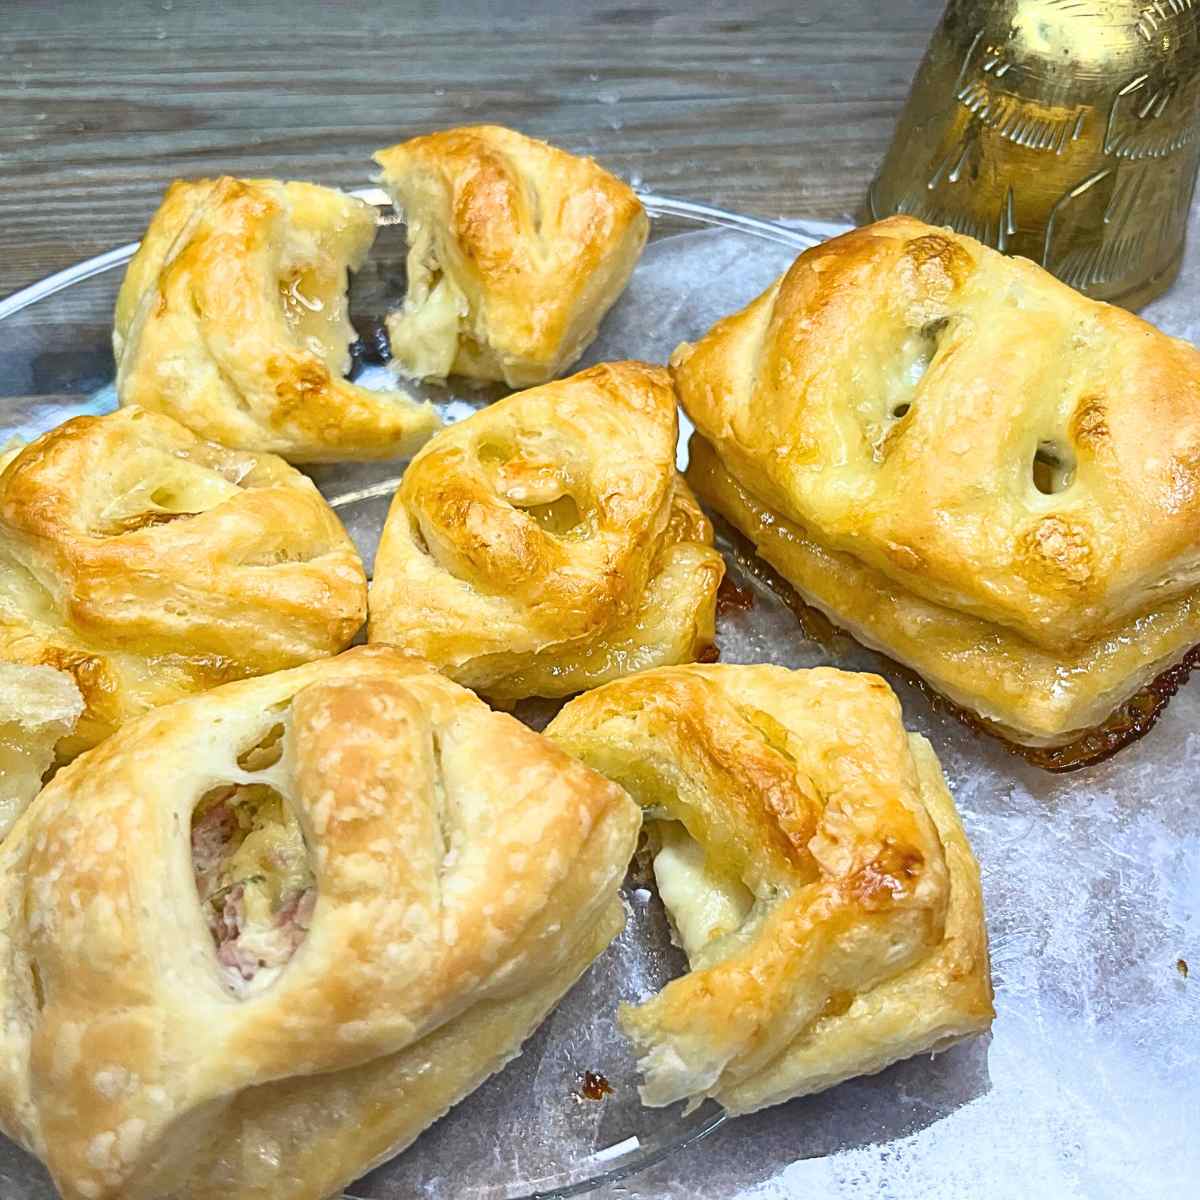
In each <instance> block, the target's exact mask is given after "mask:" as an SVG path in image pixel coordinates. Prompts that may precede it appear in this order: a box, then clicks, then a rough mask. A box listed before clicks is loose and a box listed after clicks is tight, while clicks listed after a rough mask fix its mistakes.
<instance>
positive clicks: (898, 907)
mask: <svg viewBox="0 0 1200 1200" xmlns="http://www.w3.org/2000/svg"><path fill="white" fill-rule="evenodd" d="M546 735H547V737H549V738H550V739H551V740H552V741H555V742H557V743H558V744H559V745H561V746H562V747H563V748H564V749H566V750H568V751H569V752H570V753H571V754H573V755H575V756H576V757H577V758H579V759H581V760H582V761H583V762H585V763H587V764H588V765H589V766H591V767H594V768H595V769H596V770H597V771H599V772H601V774H604V775H607V776H608V777H609V778H610V779H613V780H615V781H616V782H617V783H620V784H621V785H622V786H623V787H624V788H626V789H627V790H628V791H629V793H630V794H631V795H632V796H633V798H634V799H635V800H637V802H638V803H639V804H640V805H641V806H642V808H643V809H644V811H645V816H646V819H647V821H648V822H650V826H649V828H650V830H651V834H652V838H653V842H652V844H653V846H654V847H655V848H656V849H657V855H656V858H655V862H654V867H655V874H656V876H657V880H658V884H659V893H660V896H661V898H662V900H663V903H664V905H665V906H666V908H667V910H668V912H669V913H670V915H671V916H672V919H673V922H674V926H675V929H676V930H677V932H678V935H679V940H680V941H681V942H682V945H683V948H684V950H685V951H686V953H687V956H688V961H689V964H690V971H689V973H687V974H686V975H684V976H682V977H680V978H679V979H676V980H673V981H672V982H671V983H669V984H668V985H667V986H666V987H665V988H664V989H663V990H662V991H661V992H660V993H658V995H656V996H654V997H653V998H652V999H650V1000H648V1001H646V1002H645V1003H643V1004H638V1005H636V1006H632V1007H631V1006H628V1005H625V1006H622V1009H621V1012H620V1023H621V1026H622V1028H623V1030H624V1031H625V1033H626V1034H627V1035H628V1036H629V1037H630V1038H631V1040H632V1041H633V1043H634V1044H635V1046H636V1048H637V1052H638V1055H639V1066H640V1068H641V1070H642V1072H643V1075H644V1078H645V1084H644V1086H643V1087H642V1097H643V1099H644V1101H645V1102H646V1103H647V1104H651V1105H664V1104H670V1103H672V1102H674V1101H677V1100H682V1099H688V1100H691V1101H693V1102H698V1101H700V1100H701V1099H703V1098H704V1097H707V1096H711V1097H714V1098H715V1099H716V1100H718V1101H719V1102H720V1103H721V1104H722V1105H723V1106H724V1107H725V1108H726V1109H728V1110H729V1111H730V1112H731V1113H744V1112H750V1111H752V1110H754V1109H757V1108H762V1107H764V1106H766V1105H769V1104H777V1103H780V1102H781V1101H784V1100H787V1099H790V1098H792V1097H794V1096H802V1095H806V1094H808V1093H811V1092H815V1091H819V1090H821V1089H823V1088H827V1087H830V1086H832V1085H833V1084H835V1083H838V1082H840V1081H842V1080H844V1079H849V1078H851V1077H852V1076H856V1075H862V1074H867V1073H871V1072H875V1071H879V1070H881V1069H882V1068H883V1067H885V1066H887V1065H888V1064H889V1063H893V1062H896V1061H897V1060H899V1059H902V1058H906V1057H908V1056H910V1055H913V1054H917V1053H919V1052H922V1051H927V1050H931V1049H933V1050H936V1049H939V1048H941V1047H943V1046H945V1045H948V1044H949V1043H951V1042H953V1041H956V1040H958V1039H960V1038H964V1037H967V1036H969V1035H972V1034H976V1033H979V1032H982V1031H984V1030H986V1029H987V1028H988V1027H989V1025H990V1024H991V1020H992V1016H993V1010H992V993H991V983H990V976H989V968H988V955H987V939H986V932H985V928H984V921H983V909H982V900H981V894H980V885H979V871H978V867H977V865H976V862H975V859H974V857H973V856H972V854H971V849H970V847H969V845H968V844H967V840H966V837H965V835H964V833H963V830H962V826H961V824H960V823H959V819H958V815H957V813H956V812H955V809H954V804H953V801H952V800H951V799H950V795H949V793H948V792H947V790H946V786H945V783H944V781H943V779H942V773H941V769H940V767H939V765H938V761H937V758H936V756H935V755H934V753H933V751H932V749H931V748H930V746H929V744H928V743H927V742H926V741H925V740H924V738H921V737H919V736H917V735H916V734H908V733H906V732H905V730H904V727H903V725H902V724H901V720H900V706H899V704H898V702H897V700H896V697H895V696H894V695H893V694H892V692H891V690H890V689H889V688H888V686H887V684H886V683H884V681H883V680H882V679H879V678H878V677H877V676H874V675H866V674H847V673H845V672H842V671H835V670H831V669H828V668H820V669H817V670H809V671H789V670H786V669H784V668H782V667H770V666H724V665H717V666H700V665H692V666H685V667H674V668H664V669H661V670H657V671H647V672H645V673H643V674H640V675H635V676H632V677H630V678H628V679H622V680H619V681H618V682H615V683H610V684H607V685H605V686H604V687H601V688H597V689H596V690H595V691H592V692H589V693H587V694H586V695H584V696H581V697H579V698H578V699H576V700H573V701H571V702H570V703H569V704H567V705H566V707H565V708H564V709H563V710H562V712H561V713H560V714H559V715H558V716H557V717H556V718H555V719H554V721H553V722H551V724H550V725H549V727H548V728H547V730H546Z"/></svg>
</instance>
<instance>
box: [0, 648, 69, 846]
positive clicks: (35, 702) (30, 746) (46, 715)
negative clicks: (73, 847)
mask: <svg viewBox="0 0 1200 1200" xmlns="http://www.w3.org/2000/svg"><path fill="white" fill-rule="evenodd" d="M82 712H83V697H82V696H80V694H79V688H77V687H76V686H75V681H74V680H73V679H72V678H71V677H70V675H68V674H66V672H65V671H55V670H54V669H53V668H51V667H25V666H17V665H15V664H13V663H6V662H0V841H3V840H4V839H5V838H6V837H8V832H9V830H10V829H12V827H13V825H14V824H15V823H16V820H17V818H18V817H19V816H20V815H21V814H22V813H23V812H24V811H25V809H26V808H28V807H29V802H30V801H31V800H32V799H33V798H34V796H36V795H37V794H38V792H39V791H40V790H41V786H42V777H43V776H44V775H45V774H46V772H47V771H48V770H49V769H50V767H51V766H53V764H54V751H55V747H56V746H57V745H58V743H59V742H60V741H61V740H62V739H63V738H64V737H66V736H67V735H68V734H69V733H71V732H72V731H73V730H74V729H75V724H76V722H77V721H78V720H79V717H80V714H81V713H82Z"/></svg>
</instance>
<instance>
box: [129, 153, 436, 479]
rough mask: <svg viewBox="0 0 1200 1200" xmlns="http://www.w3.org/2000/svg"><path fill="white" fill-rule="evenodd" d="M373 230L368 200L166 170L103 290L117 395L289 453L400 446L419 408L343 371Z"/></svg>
mask: <svg viewBox="0 0 1200 1200" xmlns="http://www.w3.org/2000/svg"><path fill="white" fill-rule="evenodd" d="M374 240H375V210H374V208H373V207H372V206H371V205H369V204H366V203H364V202H363V201H361V200H357V199H355V198H354V197H353V196H347V195H346V194H345V193H343V192H339V191H337V190H336V189H334V188H327V187H318V186H317V185H316V184H311V183H280V182H279V181H277V180H273V179H257V180H248V179H231V178H228V177H225V178H222V179H218V180H216V181H215V182H214V181H212V180H207V179H202V180H195V181H179V182H176V183H174V184H172V185H171V187H170V188H169V189H168V191H167V194H166V196H165V197H164V199H163V203H162V206H161V207H160V208H159V210H158V211H157V212H156V213H155V214H154V217H153V218H152V219H151V221H150V226H149V228H148V229H147V230H146V234H145V237H144V238H143V239H142V244H141V248H140V249H139V250H138V252H137V254H136V255H135V256H134V259H133V261H132V262H131V263H130V264H129V268H128V270H127V272H126V275H125V280H124V282H123V283H122V285H121V291H120V294H119V296H118V297H117V308H116V315H115V320H114V328H113V352H114V354H115V356H116V360H117V391H118V395H119V396H120V400H121V403H122V404H137V405H140V406H141V407H143V408H146V409H149V410H152V411H155V412H162V413H165V414H167V415H168V416H171V417H174V418H175V419H176V420H177V421H180V422H182V423H183V424H184V425H186V426H187V427H188V428H189V429H191V430H193V431H194V432H195V433H198V434H200V435H201V436H202V437H206V438H210V439H212V440H213V441H217V442H221V443H222V444H223V445H226V446H231V447H234V448H236V449H240V450H251V451H259V450H266V451H270V452H272V453H274V454H279V455H282V456H283V457H284V458H287V459H290V460H292V461H294V462H330V461H338V460H341V459H376V458H394V457H399V456H404V455H408V454H411V453H412V451H413V450H415V449H416V448H417V447H418V446H419V445H420V444H421V443H422V442H423V441H424V440H425V439H426V438H427V437H428V436H429V435H430V434H431V433H432V432H433V430H434V429H435V428H436V427H437V425H438V418H437V416H436V414H435V413H434V411H433V409H432V408H431V407H430V406H429V405H428V404H421V403H418V402H417V401H416V400H415V399H413V398H412V397H411V396H409V395H408V394H407V393H405V392H401V391H394V392H374V391H369V390H367V389H366V388H361V387H357V386H356V385H355V384H353V383H350V382H349V381H348V380H346V379H344V378H343V376H344V375H345V373H346V371H347V370H348V369H349V367H350V349H349V347H350V343H351V341H353V340H354V338H355V336H356V335H355V332H354V328H353V326H351V324H350V319H349V315H348V308H347V302H346V287H347V277H348V273H349V272H350V271H354V270H357V269H358V268H359V267H360V266H361V265H362V262H363V260H364V259H365V258H366V256H367V251H368V250H369V249H370V248H371V243H372V242H373V241H374Z"/></svg>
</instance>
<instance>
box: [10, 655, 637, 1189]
mask: <svg viewBox="0 0 1200 1200" xmlns="http://www.w3.org/2000/svg"><path fill="white" fill-rule="evenodd" d="M639 822H640V814H639V812H638V809H637V807H636V805H634V804H633V803H632V801H630V799H629V797H628V796H626V795H625V794H624V793H623V792H622V791H621V789H620V788H618V787H616V786H614V785H613V784H611V783H610V782H609V781H607V780H605V779H603V778H601V777H600V776H599V775H596V774H594V773H593V772H591V771H589V770H587V769H586V768H585V767H583V766H581V765H580V764H578V763H576V762H573V761H572V760H571V759H570V758H569V757H568V756H567V755H566V754H564V753H563V752H562V751H561V750H559V749H558V748H557V747H556V746H554V745H552V744H551V743H549V742H547V741H546V740H545V739H544V738H542V737H541V736H540V735H538V734H535V733H533V732H532V731H531V730H528V729H526V728H525V727H524V726H522V725H520V724H519V723H518V722H517V721H515V720H514V719H512V718H511V717H508V716H505V715H503V714H499V713H493V712H491V711H490V710H489V709H488V708H487V706H486V705H484V704H483V703H482V701H480V700H477V699H476V698H475V697H474V696H472V695H471V694H470V693H469V692H467V691H466V690H464V689H463V688H460V687H458V686H457V685H456V684H454V683H452V682H451V681H450V680H448V679H446V678H444V677H443V676H440V675H438V674H436V673H434V672H433V671H432V670H431V669H430V668H429V667H428V666H427V665H426V664H423V663H420V662H418V661H416V660H413V659H409V658H407V657H405V656H404V655H402V654H400V653H399V652H397V651H395V650H393V649H391V648H388V647H375V646H372V647H360V648H358V649H355V650H351V651H349V652H347V653H346V654H344V655H342V656H341V657H339V658H335V659H329V660H325V661H323V662H319V663H312V664H308V665H306V666H303V667H299V668H296V669H294V670H291V671H285V672H280V673H277V674H274V675H269V676H265V677H263V678H260V679H254V680H247V681H242V682H239V683H234V684H230V685H228V686H226V687H223V688H220V689H217V690H216V691H213V692H210V693H207V694H206V695H204V696H198V697H193V698H191V699H188V700H184V701H180V702H179V703H178V704H175V705H173V706H171V707H170V708H167V709H162V710H159V711H157V712H154V713H151V714H149V715H147V716H146V717H144V718H143V719H142V720H140V721H138V722H137V723H136V724H134V725H130V726H127V727H126V728H125V729H123V730H122V731H121V732H120V733H118V734H117V735H116V736H114V737H112V738H110V739H109V740H108V741H107V742H106V743H105V744H104V745H102V746H100V747H98V748H97V749H96V750H95V751H93V752H92V753H91V754H89V755H88V756H87V757H86V758H85V759H82V760H79V761H78V762H76V763H73V764H71V765H70V766H68V767H67V768H65V769H64V770H63V771H61V772H60V773H59V775H58V776H57V777H56V778H55V779H54V781H53V782H52V783H51V784H50V785H49V786H48V787H47V788H46V789H45V790H44V791H43V792H42V794H41V795H40V796H39V797H38V799H37V800H36V801H35V803H34V805H33V807H32V808H31V809H30V810H29V812H28V814H27V815H26V819H25V820H24V821H23V822H22V823H21V824H20V825H18V827H17V829H16V831H15V832H14V834H13V835H12V836H11V837H10V838H9V839H8V840H7V841H6V842H5V843H4V844H3V845H2V846H0V857H2V858H3V869H2V870H0V913H3V919H2V923H0V1000H2V1002H3V1006H4V1011H5V1021H4V1024H3V1030H2V1032H0V1043H2V1049H3V1053H2V1054H0V1125H2V1126H3V1128H4V1130H5V1131H6V1132H7V1133H8V1134H9V1135H10V1136H13V1137H15V1138H16V1139H17V1140H19V1141H20V1142H21V1143H22V1144H23V1145H25V1146H27V1147H28V1148H30V1149H31V1150H32V1151H33V1152H34V1153H36V1154H37V1155H39V1156H40V1157H41V1158H42V1159H43V1160H44V1161H45V1162H46V1163H47V1165H48V1167H49V1169H50V1171H51V1173H52V1175H53V1176H54V1179H55V1182H56V1183H57V1185H58V1187H59V1188H60V1189H61V1190H62V1193H63V1195H64V1197H66V1198H67V1200H106V1198H112V1200H117V1198H120V1200H250V1198H252V1197H253V1198H254V1200H261V1198H262V1197H270V1198H271V1200H321V1198H323V1197H326V1196H329V1195H331V1194H334V1193H337V1192H339V1191H340V1189H341V1188H342V1187H343V1186H344V1185H345V1184H346V1183H348V1182H349V1181H350V1180H351V1179H353V1178H355V1177H356V1176H357V1175H359V1174H361V1173H362V1172H363V1171H365V1170H367V1169H368V1168H369V1167H370V1166H372V1165H373V1164H375V1163H376V1162H378V1161H381V1160H382V1159H383V1158H385V1157H388V1156H390V1155H392V1154H394V1153H396V1152H398V1151H399V1150H400V1149H402V1148H403V1147H404V1146H405V1145H407V1144H408V1143H409V1142H411V1141H412V1140H413V1138H415V1137H416V1136H417V1134H418V1133H420V1131H421V1130H422V1129H423V1128H424V1127H425V1126H426V1125H428V1124H429V1123H430V1122H431V1121H433V1120H435V1119H436V1118H437V1117H438V1116H440V1115H441V1114H442V1113H444V1112H445V1111H446V1109H447V1108H449V1107H450V1106H451V1105H452V1104H454V1103H456V1102H457V1101H458V1100H459V1099H460V1098H461V1097H462V1096H464V1095H466V1094H467V1093H468V1092H470V1091H471V1090H472V1089H473V1088H475V1087H476V1086H477V1085H478V1084H479V1083H480V1082H481V1081H482V1080H483V1079H484V1078H486V1077H487V1076H488V1075H490V1074H491V1073H493V1072H494V1071H496V1070H498V1069H499V1068H500V1067H501V1066H502V1065H503V1064H504V1063H505V1062H506V1061H508V1060H509V1059H510V1058H512V1057H513V1056H514V1055H516V1054H517V1053H518V1052H519V1048H520V1044H521V1042H522V1041H523V1040H524V1039H525V1038H526V1037H527V1036H528V1034H529V1033H530V1032H531V1031H532V1030H533V1029H534V1027H535V1026H536V1025H537V1024H538V1022H539V1021H540V1020H541V1019H542V1018H543V1017H544V1015H545V1014H546V1012H547V1011H548V1010H549V1009H550V1008H551V1007H552V1006H553V1005H554V1004H555V1003H556V1002H557V1000H558V999H559V997H560V996H561V995H562V994H563V993H564V992H565V991H566V990H567V988H569V987H570V985H571V984H572V983H573V982H574V980H575V979H576V978H577V977H578V976H579V975H580V974H581V973H582V972H583V971H584V970H585V969H586V967H587V966H588V964H589V963H590V962H591V961H592V959H593V958H594V957H595V956H596V955H597V954H598V953H599V952H600V950H601V949H603V947H604V946H605V945H607V943H608V942H609V941H610V940H611V939H612V938H613V937H614V936H615V934H616V933H617V931H618V930H619V929H620V928H621V926H622V924H623V921H624V915H623V910H622V907H621V902H620V899H619V896H618V892H617V889H618V886H619V884H620V881H621V878H622V876H623V874H624V872H625V868H626V865H627V862H628V860H629V857H630V855H631V853H632V851H633V849H634V846H635V843H636V840H637V830H638V826H639ZM189 826H190V828H191V839H190V840H191V846H190V847H189V833H188V830H189ZM223 860H228V861H229V862H230V863H231V864H232V865H231V866H229V867H228V869H227V868H225V867H223V866H222V861H223ZM246 872H250V873H251V874H249V875H247V874H245V873H246ZM272 873H273V877H269V878H268V879H267V880H266V881H264V880H263V879H262V876H263V875H264V874H267V875H268V876H272ZM231 874H232V875H236V876H237V878H236V879H230V878H229V877H230V875H231ZM214 882H218V883H219V886H220V891H218V892H212V891H210V890H209V888H210V887H211V885H212V884H213V883H214ZM198 888H199V889H202V890H201V891H198ZM252 888H257V889H258V890H259V894H258V895H257V896H256V897H255V898H254V899H253V900H252V899H251V895H250V893H251V890H252ZM133 897H136V898H137V902H131V900H132V898H133ZM210 934H211V936H210ZM201 1032H202V1036H198V1034H200V1033H201Z"/></svg>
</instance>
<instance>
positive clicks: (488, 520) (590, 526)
mask: <svg viewBox="0 0 1200 1200" xmlns="http://www.w3.org/2000/svg"><path fill="white" fill-rule="evenodd" d="M676 429H677V413H676V408H675V396H674V393H673V392H672V391H671V383H670V380H669V378H668V377H667V373H666V371H664V370H663V369H662V368H660V367H651V366H647V365H645V364H644V363H606V364H604V365H602V366H598V367H592V368H591V369H590V370H587V371H583V372H581V373H580V374H578V375H574V376H572V377H571V378H570V379H566V380H562V381H559V382H557V383H550V384H545V385H544V386H542V387H539V388H533V389H531V390H529V391H526V392H519V393H518V394H516V395H514V396H509V397H508V398H507V399H505V400H501V401H500V402H499V403H497V404H493V405H492V406H491V407H490V408H487V409H484V410H483V411H482V412H479V413H476V414H475V415H474V416H472V417H469V418H468V419H467V420H465V421H463V422H461V423H459V424H457V425H453V426H451V427H450V428H448V429H444V430H443V431H442V432H441V433H439V434H438V435H437V436H436V437H435V438H434V439H433V440H432V441H431V442H430V443H429V444H428V445H427V446H426V447H425V448H424V449H423V450H422V451H421V452H420V453H419V454H418V455H417V456H416V458H414V459H413V461H412V463H411V464H410V465H409V467H408V469H407V471H405V474H404V479H403V482H402V483H401V485H400V489H399V491H397V493H396V496H395V499H394V500H393V502H392V507H391V511H390V512H389V513H388V517H387V522H386V524H385V525H384V529H383V537H382V539H381V541H380V543H379V553H378V554H377V556H376V558H375V575H374V579H373V581H372V583H371V602H370V609H371V616H370V640H371V641H373V642H390V643H392V644H394V645H397V646H401V647H403V648H404V649H406V650H408V651H409V652H411V653H413V654H419V655H420V656H421V657H423V658H426V659H428V660H429V661H430V662H432V663H434V664H436V665H437V667H438V668H439V669H440V670H443V671H445V672H446V673H447V674H448V675H449V676H450V677H451V678H452V679H456V680H458V682H459V683H463V684H466V685H467V686H468V687H472V688H475V689H477V690H480V691H482V692H484V693H486V694H487V695H489V696H492V697H495V698H497V699H505V700H515V699H519V698H521V697H524V696H566V695H570V694H571V693H572V692H578V691H581V690H583V689H584V688H588V687H594V686H595V685H596V684H598V683H602V682H604V681H605V680H607V679H615V678H617V677H618V676H620V675H626V674H629V673H630V672H631V671H636V670H639V669H641V668H643V667H651V666H661V665H664V664H668V663H678V662H687V661H690V660H691V659H693V658H695V657H696V656H697V655H698V654H699V653H700V652H701V651H702V650H705V649H707V648H708V647H710V646H711V644H712V639H713V622H714V618H715V610H716V593H717V587H718V585H719V584H720V581H721V575H722V573H723V572H724V564H723V562H722V560H721V556H720V554H718V553H717V551H716V550H714V549H713V547H712V527H711V525H710V524H709V523H708V520H707V519H706V518H705V517H704V515H703V514H702V513H701V512H700V509H699V507H698V506H697V505H696V502H695V500H694V499H693V498H692V495H691V493H690V492H689V491H688V489H687V485H686V484H685V483H684V482H683V480H682V479H681V478H680V477H679V475H678V473H677V471H676V470H675V439H676Z"/></svg>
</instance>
